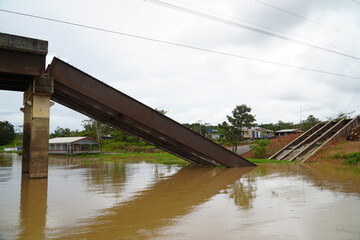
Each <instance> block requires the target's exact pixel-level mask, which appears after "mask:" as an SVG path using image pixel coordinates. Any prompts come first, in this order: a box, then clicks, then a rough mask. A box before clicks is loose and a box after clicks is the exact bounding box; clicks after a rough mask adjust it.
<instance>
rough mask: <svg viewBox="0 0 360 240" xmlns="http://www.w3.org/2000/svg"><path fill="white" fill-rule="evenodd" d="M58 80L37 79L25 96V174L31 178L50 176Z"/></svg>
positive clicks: (42, 77)
mask: <svg viewBox="0 0 360 240" xmlns="http://www.w3.org/2000/svg"><path fill="white" fill-rule="evenodd" d="M53 92H54V80H53V79H52V78H50V77H46V76H37V77H35V78H34V80H33V82H32V84H30V86H29V87H28V89H27V90H26V92H25V93H24V108H23V109H22V111H23V112H24V134H23V159H22V161H23V163H22V167H23V170H22V171H23V172H28V173H29V178H46V177H47V176H48V155H49V154H48V151H49V119H50V106H51V102H50V96H51V94H52V93H53Z"/></svg>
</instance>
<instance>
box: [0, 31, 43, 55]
mask: <svg viewBox="0 0 360 240" xmlns="http://www.w3.org/2000/svg"><path fill="white" fill-rule="evenodd" d="M0 48H2V49H11V50H16V51H22V52H30V53H34V54H44V55H46V54H47V52H48V42H47V41H44V40H39V39H34V38H28V37H22V36H16V35H11V34H7V33H0Z"/></svg>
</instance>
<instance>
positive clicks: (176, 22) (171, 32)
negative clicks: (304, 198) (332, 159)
mask: <svg viewBox="0 0 360 240" xmlns="http://www.w3.org/2000/svg"><path fill="white" fill-rule="evenodd" d="M169 2H172V3H174V4H179V3H178V2H177V1H170V0H169ZM188 3H189V4H193V5H197V6H200V7H203V8H207V9H212V10H214V11H217V12H223V13H224V14H226V15H229V16H233V17H236V18H240V19H244V20H247V21H250V22H255V23H257V24H262V25H266V26H269V27H272V28H276V29H278V30H280V31H286V32H289V33H291V34H294V35H296V36H299V37H301V39H307V40H309V41H311V42H315V43H316V44H317V45H321V46H326V47H327V48H331V49H333V50H336V51H343V50H347V53H348V54H351V55H356V56H360V44H359V40H358V39H357V38H354V37H351V36H347V35H345V34H342V33H339V32H337V31H333V30H330V29H327V28H324V27H321V26H319V25H316V24H314V23H311V22H309V21H306V20H304V19H298V18H296V17H294V16H291V15H289V14H285V13H281V12H279V11H277V10H275V9H273V8H269V7H266V6H265V5H262V4H259V3H257V2H256V1H250V0H246V1H234V0H226V1H205V0H197V1H188ZM269 3H270V2H269ZM271 4H274V5H276V6H279V7H282V8H284V9H287V10H289V11H292V12H295V13H298V14H301V15H303V16H305V17H308V18H311V19H314V20H315V21H318V22H321V23H323V24H326V25H329V26H334V27H336V28H338V29H341V30H342V31H345V32H349V33H351V34H353V35H356V36H360V15H359V14H358V13H359V10H360V7H359V6H358V5H354V3H353V2H351V1H325V0H323V1H310V0H308V1H300V0H298V1H285V2H284V1H279V0H276V1H273V2H271ZM69 6H71V7H69ZM183 6H186V5H183ZM0 7H1V8H4V9H9V10H13V11H20V12H26V13H30V14H36V15H41V16H46V17H53V18H56V19H61V20H65V21H73V22H77V23H81V24H87V25H92V26H96V27H102V28H106V29H111V30H115V31H119V32H124V33H129V34H135V35H141V36H147V37H150V38H156V39H161V40H165V41H172V42H178V43H183V44H188V45H193V46H198V47H202V48H208V49H212V50H216V51H223V52H228V53H232V54H236V55H241V56H247V57H252V58H257V59H263V60H267V61H271V62H279V63H285V64H290V65H296V66H299V67H305V68H312V69H318V70H323V71H328V72H335V73H340V74H346V75H351V76H357V77H360V68H359V67H358V66H359V60H355V59H351V58H347V57H344V56H341V55H336V54H333V53H329V52H326V51H322V50H319V49H314V48H311V47H309V46H304V45H300V44H297V43H294V42H289V41H284V40H280V39H275V38H271V37H268V36H264V35H260V34H258V33H254V32H250V31H247V30H244V29H240V28H236V27H233V26H229V25H225V24H221V23H217V22H213V21H209V20H206V19H202V18H199V17H196V16H192V15H189V14H186V13H182V12H178V11H175V10H171V9H167V8H163V7H160V6H156V5H153V4H150V3H146V2H144V1H130V0H124V1H107V2H106V3H104V2H100V1H56V2H55V3H54V1H51V2H49V1H43V0H36V1H32V2H31V3H30V2H29V1H24V0H23V1H20V0H14V1H7V2H0ZM186 7H189V6H186ZM0 22H6V23H7V24H3V25H1V26H0V31H1V32H7V33H11V34H17V35H23V36H29V37H34V38H40V39H45V40H48V41H49V55H48V60H47V62H49V61H50V58H51V57H52V56H57V57H59V58H61V59H64V60H65V61H67V62H68V63H70V64H72V65H74V66H75V67H77V68H79V69H81V70H83V71H85V72H86V73H88V74H90V75H92V76H94V77H96V78H98V79H99V80H101V81H104V82H105V83H107V84H110V85H111V86H113V87H115V88H117V89H119V90H120V91H122V92H124V93H125V94H128V95H130V96H132V97H134V98H136V99H138V100H140V101H142V102H143V103H144V104H146V105H149V106H151V107H154V108H155V107H157V108H163V109H166V110H168V111H169V113H168V116H170V117H171V118H173V119H175V120H177V121H179V122H196V121H197V120H202V121H204V122H210V123H213V124H216V123H220V122H221V121H223V120H225V119H226V115H227V114H230V112H231V110H232V109H233V108H234V107H235V106H236V105H239V104H247V105H249V106H251V107H252V109H253V113H254V114H256V116H257V120H258V122H259V123H265V122H276V121H278V120H284V121H293V122H297V121H298V120H299V118H300V109H301V111H302V116H303V118H305V117H307V115H309V114H312V115H314V116H316V117H319V118H321V119H325V117H326V116H331V115H335V114H336V113H338V112H349V111H352V110H355V111H357V112H356V113H357V114H360V112H359V109H360V99H359V92H360V80H359V79H351V78H344V77H340V76H333V75H326V74H321V73H315V72H309V71H303V70H300V69H292V68H287V67H281V66H277V65H271V64H266V63H260V62H256V61H250V60H246V59H242V58H234V57H229V56H223V55H216V54H213V53H209V52H203V51H198V50H193V49H188V48H181V47H175V46H170V45H165V44H161V43H156V42H150V41H146V40H141V39H136V38H130V37H126V36H122V35H115V34H110V33H104V32H99V31H94V30H89V29H82V28H78V27H74V26H67V25H63V24H59V23H52V22H47V21H43V20H38V19H31V18H26V17H21V16H15V15H11V14H7V13H1V14H0ZM291 37H293V36H291ZM328 45H331V46H328ZM333 46H335V47H336V48H333ZM16 94H17V93H16ZM16 94H15V93H14V95H9V94H8V93H7V92H4V91H1V93H0V117H1V118H2V119H12V120H11V121H14V122H17V123H21V122H22V117H21V113H19V114H17V115H16V114H15V115H11V114H10V112H14V111H17V109H18V108H19V106H18V105H20V106H21V104H22V103H21V94H20V98H19V95H16ZM8 99H13V101H11V104H10V103H8ZM19 99H20V100H19ZM14 109H15V110H14ZM51 113H52V117H51V128H52V130H54V129H55V128H56V127H57V126H61V127H69V128H72V129H77V128H81V120H82V119H84V118H86V117H85V116H83V115H81V114H77V113H75V112H73V111H71V110H67V109H66V108H65V107H60V106H58V105H55V106H54V107H53V108H52V112H51Z"/></svg>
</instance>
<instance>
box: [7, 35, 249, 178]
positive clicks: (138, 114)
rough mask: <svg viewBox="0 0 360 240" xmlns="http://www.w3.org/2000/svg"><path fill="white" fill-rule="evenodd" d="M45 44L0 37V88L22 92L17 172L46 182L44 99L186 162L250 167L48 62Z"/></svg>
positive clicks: (82, 75) (83, 75) (146, 109)
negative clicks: (20, 161)
mask: <svg viewBox="0 0 360 240" xmlns="http://www.w3.org/2000/svg"><path fill="white" fill-rule="evenodd" d="M47 47H48V43H47V41H42V40H37V39H32V38H26V37H20V36H14V35H9V34H3V33H0V56H1V57H0V89H2V90H11V91H23V92H24V107H23V108H22V111H23V112H24V134H23V172H29V173H30V174H29V177H30V178H41V177H47V166H48V165H47V164H48V163H47V162H48V138H49V117H50V106H51V102H50V100H53V101H54V102H57V103H60V104H62V105H64V106H66V107H69V108H71V109H73V110H75V111H78V112H80V113H82V114H84V115H86V116H89V117H91V118H93V119H95V120H97V121H100V122H103V123H105V124H107V125H109V126H111V127H114V128H117V129H120V130H122V131H124V132H126V133H128V134H130V135H132V136H135V137H137V138H139V139H141V140H144V141H146V142H148V143H150V144H152V145H154V146H156V147H158V148H160V149H162V150H165V151H167V152H169V153H171V154H174V155H176V156H178V157H180V158H182V159H184V160H186V161H188V162H190V163H194V164H202V165H214V166H220V165H222V166H226V167H250V166H255V164H253V163H251V162H249V161H247V160H246V159H244V158H242V157H241V156H239V155H237V154H235V153H233V152H231V151H229V150H227V149H225V148H224V147H222V146H220V145H218V144H216V143H214V142H212V141H211V140H209V139H207V138H205V137H203V136H201V135H200V134H198V133H196V132H194V131H192V130H190V129H188V128H186V127H184V126H183V125H181V124H180V123H177V122H176V121H174V120H172V119H170V118H168V117H167V116H164V115H163V114H161V113H158V112H157V111H155V110H154V109H152V108H150V107H148V106H146V105H144V104H142V103H141V102H139V101H137V100H135V99H133V98H131V97H129V96H127V95H126V94H124V93H122V92H120V91H118V90H116V89H114V88H112V87H110V86H108V85H106V84H105V83H103V82H101V81H99V80H97V79H96V78H94V77H92V76H90V75H88V74H86V73H84V72H82V71H80V70H79V69H77V68H75V67H73V66H71V65H70V64H68V63H65V62H63V61H61V60H60V59H58V58H54V59H53V60H52V62H51V64H50V65H49V66H48V67H47V68H46V69H45V58H46V54H47Z"/></svg>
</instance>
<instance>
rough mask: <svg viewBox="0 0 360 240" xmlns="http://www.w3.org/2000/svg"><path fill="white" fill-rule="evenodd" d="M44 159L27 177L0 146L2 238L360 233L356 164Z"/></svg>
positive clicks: (342, 236)
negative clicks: (44, 173) (44, 165)
mask: <svg viewBox="0 0 360 240" xmlns="http://www.w3.org/2000/svg"><path fill="white" fill-rule="evenodd" d="M82 162H87V163H88V164H82ZM49 166H50V169H49V179H48V180H47V181H46V180H45V179H33V180H29V179H28V178H27V177H26V175H22V174H21V160H20V157H19V156H17V155H0V216H1V218H0V239H1V240H3V239H4V240H5V239H140V240H141V239H157V240H160V239H164V240H165V239H172V240H176V239H179V240H182V239H206V240H211V239H214V240H215V239H255V240H256V239H265V238H273V239H358V238H359V236H360V224H359V216H360V204H359V202H360V168H349V167H345V166H326V165H317V164H316V165H312V164H307V165H304V164H295V165H294V164H276V165H274V164H264V165H261V166H259V167H256V168H254V169H241V168H240V169H221V168H206V167H194V166H189V167H186V168H183V167H179V166H169V165H162V164H147V163H121V162H100V160H99V159H73V158H65V159H64V158H52V159H51V160H50V164H49ZM47 186H48V187H47ZM279 226H281V227H279Z"/></svg>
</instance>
